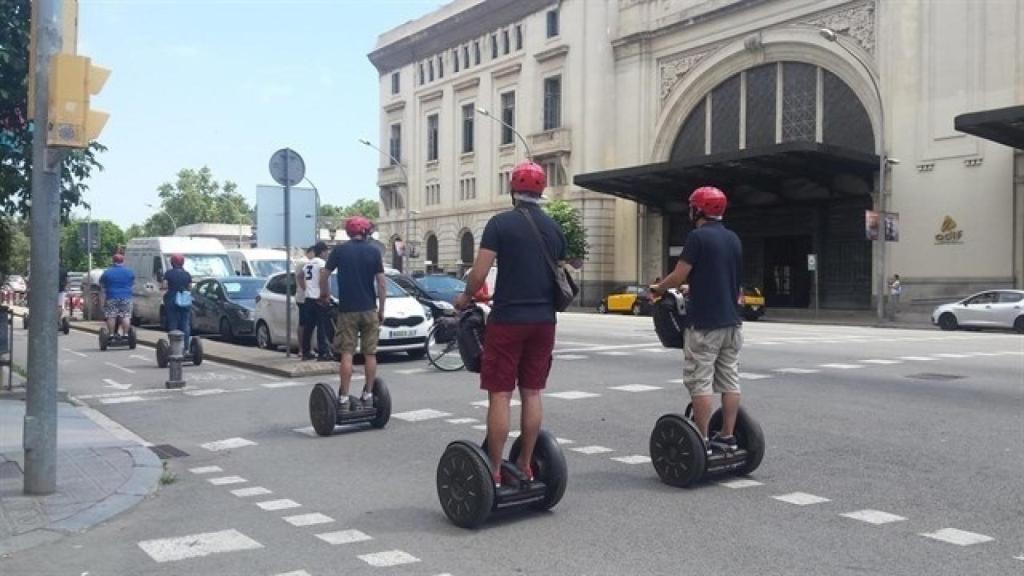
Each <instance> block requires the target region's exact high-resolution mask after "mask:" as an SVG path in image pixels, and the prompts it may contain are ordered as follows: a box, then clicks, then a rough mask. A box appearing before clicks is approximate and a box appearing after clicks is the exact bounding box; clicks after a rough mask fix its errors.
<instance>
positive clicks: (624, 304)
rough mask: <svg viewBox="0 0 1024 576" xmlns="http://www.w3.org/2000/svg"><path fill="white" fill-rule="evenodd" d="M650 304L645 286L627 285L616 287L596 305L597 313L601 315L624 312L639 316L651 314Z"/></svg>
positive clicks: (649, 293) (648, 292)
mask: <svg viewBox="0 0 1024 576" xmlns="http://www.w3.org/2000/svg"><path fill="white" fill-rule="evenodd" d="M652 303H653V299H652V297H651V291H650V290H649V289H648V287H647V286H637V285H635V284H629V285H623V286H618V287H616V288H615V289H614V290H612V291H611V292H609V293H608V295H607V296H605V297H604V298H603V299H601V303H600V304H598V305H597V311H598V312H600V313H601V314H607V313H608V312H624V313H627V314H632V315H634V316H640V315H642V314H650V313H651V304H652Z"/></svg>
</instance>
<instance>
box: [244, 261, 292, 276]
mask: <svg viewBox="0 0 1024 576" xmlns="http://www.w3.org/2000/svg"><path fill="white" fill-rule="evenodd" d="M249 267H250V269H251V270H252V275H253V276H258V277H262V278H266V277H267V276H273V275H274V274H277V273H278V272H284V271H285V270H287V269H288V261H287V260H249Z"/></svg>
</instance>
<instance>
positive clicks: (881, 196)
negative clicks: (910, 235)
mask: <svg viewBox="0 0 1024 576" xmlns="http://www.w3.org/2000/svg"><path fill="white" fill-rule="evenodd" d="M818 33H819V34H821V37H822V38H824V39H825V40H828V41H829V42H834V43H835V44H836V45H837V46H839V47H840V48H842V49H843V51H845V52H846V53H847V54H849V55H850V56H851V57H852V58H853V59H854V60H856V61H857V62H858V63H859V64H860V65H861V67H863V68H864V71H865V72H866V73H867V75H868V79H870V80H871V86H872V87H873V88H874V89H875V96H876V97H877V98H878V120H879V122H878V126H879V128H878V143H879V154H878V211H879V213H880V216H881V217H882V218H884V217H885V212H886V211H887V209H888V196H887V195H886V192H885V173H886V170H887V168H888V167H889V165H895V164H899V160H896V159H895V158H889V157H888V156H887V154H886V150H885V105H884V104H883V102H882V90H881V89H880V88H879V87H878V82H877V81H876V80H875V76H874V74H872V73H871V67H870V66H868V64H867V62H865V61H864V59H863V58H861V57H860V55H859V54H857V53H856V52H855V51H853V50H851V49H850V48H849V46H847V45H846V44H844V43H843V41H842V39H841V38H840V36H839V34H838V33H836V31H835V30H832V29H831V28H819V29H818ZM878 242H880V247H879V250H878V287H877V289H878V301H877V303H876V304H877V314H878V320H879V322H881V321H883V320H884V319H885V290H886V286H887V283H886V248H887V245H886V239H885V235H884V234H883V235H881V237H880V238H879V240H878Z"/></svg>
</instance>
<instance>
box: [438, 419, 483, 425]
mask: <svg viewBox="0 0 1024 576" xmlns="http://www.w3.org/2000/svg"><path fill="white" fill-rule="evenodd" d="M445 422H447V423H449V424H472V423H473V422H479V420H477V419H476V418H449V419H448V420H445Z"/></svg>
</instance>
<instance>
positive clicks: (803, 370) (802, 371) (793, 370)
mask: <svg viewBox="0 0 1024 576" xmlns="http://www.w3.org/2000/svg"><path fill="white" fill-rule="evenodd" d="M775 371H776V372H778V373H780V374H817V373H818V372H821V370H814V369H813V368H778V369H776V370H775Z"/></svg>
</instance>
